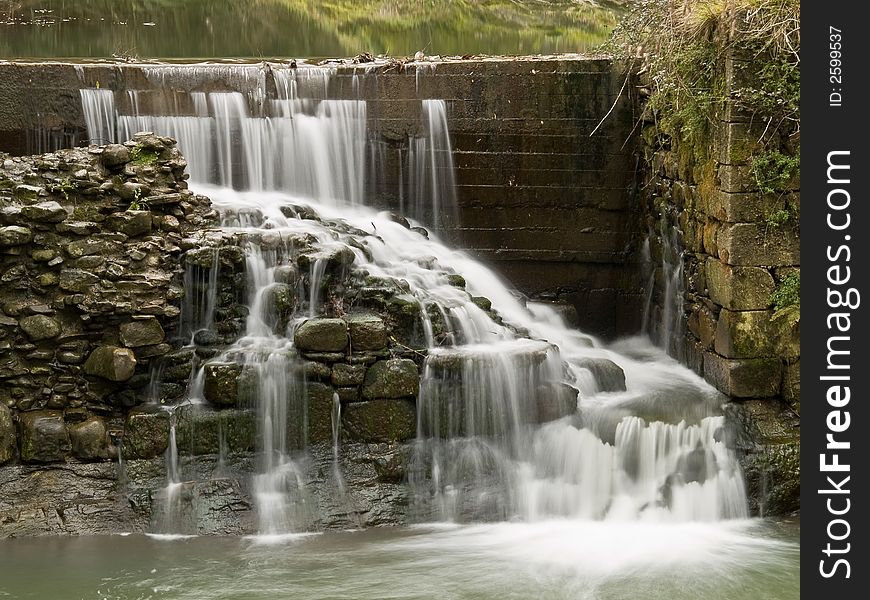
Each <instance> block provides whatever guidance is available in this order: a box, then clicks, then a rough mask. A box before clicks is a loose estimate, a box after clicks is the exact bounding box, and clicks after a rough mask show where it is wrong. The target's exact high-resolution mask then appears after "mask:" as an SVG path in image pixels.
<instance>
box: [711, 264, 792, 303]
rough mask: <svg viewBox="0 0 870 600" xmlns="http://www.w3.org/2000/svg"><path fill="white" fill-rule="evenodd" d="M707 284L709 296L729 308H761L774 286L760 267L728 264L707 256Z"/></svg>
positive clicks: (771, 279) (769, 301)
mask: <svg viewBox="0 0 870 600" xmlns="http://www.w3.org/2000/svg"><path fill="white" fill-rule="evenodd" d="M706 269H707V287H708V290H709V293H710V299H711V300H712V301H713V302H715V303H716V304H718V305H720V306H722V307H724V308H727V309H730V310H764V309H766V308H768V307H770V304H771V300H770V297H771V295H772V294H773V291H774V289H775V288H776V286H775V284H774V283H773V277H772V276H771V274H770V271H768V270H767V269H764V268H762V267H732V266H730V265H726V264H725V263H723V262H722V261H720V260H716V259H715V258H708V259H707V263H706Z"/></svg>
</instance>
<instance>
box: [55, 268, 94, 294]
mask: <svg viewBox="0 0 870 600" xmlns="http://www.w3.org/2000/svg"><path fill="white" fill-rule="evenodd" d="M99 282H100V278H99V277H97V276H96V275H94V274H93V273H88V272H87V271H82V270H80V269H64V270H63V271H61V272H60V276H59V277H58V281H57V284H58V287H60V289H62V290H65V291H67V292H79V293H81V292H87V291H88V290H90V288H91V287H92V286H94V285H96V284H98V283H99Z"/></svg>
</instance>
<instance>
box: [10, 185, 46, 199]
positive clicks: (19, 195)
mask: <svg viewBox="0 0 870 600" xmlns="http://www.w3.org/2000/svg"><path fill="white" fill-rule="evenodd" d="M45 195H46V191H45V188H43V187H39V186H36V185H17V186H15V190H14V192H13V196H14V197H15V199H16V200H18V201H19V202H33V201H34V200H36V199H37V198H39V197H40V196H45Z"/></svg>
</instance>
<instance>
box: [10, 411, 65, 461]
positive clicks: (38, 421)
mask: <svg viewBox="0 0 870 600" xmlns="http://www.w3.org/2000/svg"><path fill="white" fill-rule="evenodd" d="M18 422H19V425H20V427H21V460H22V461H24V462H43V463H47V462H57V461H62V460H63V459H64V458H65V457H66V455H67V453H69V451H70V442H69V434H68V433H67V430H66V423H64V420H63V413H62V412H61V411H59V410H39V411H34V412H25V413H23V414H21V415H20V416H19V418H18Z"/></svg>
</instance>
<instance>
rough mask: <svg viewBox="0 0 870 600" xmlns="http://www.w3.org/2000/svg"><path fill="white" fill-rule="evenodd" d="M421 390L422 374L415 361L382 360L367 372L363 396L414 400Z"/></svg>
mask: <svg viewBox="0 0 870 600" xmlns="http://www.w3.org/2000/svg"><path fill="white" fill-rule="evenodd" d="M419 390H420V373H419V371H418V370H417V365H416V363H414V361H413V360H409V359H406V358H394V359H390V360H380V361H378V362H376V363H375V364H373V365H372V366H371V367H370V368H369V370H368V371H367V372H366V376H365V381H364V382H363V388H362V395H363V398H365V399H367V400H371V399H375V398H412V397H415V396H416V395H417V392H418V391H419Z"/></svg>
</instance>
